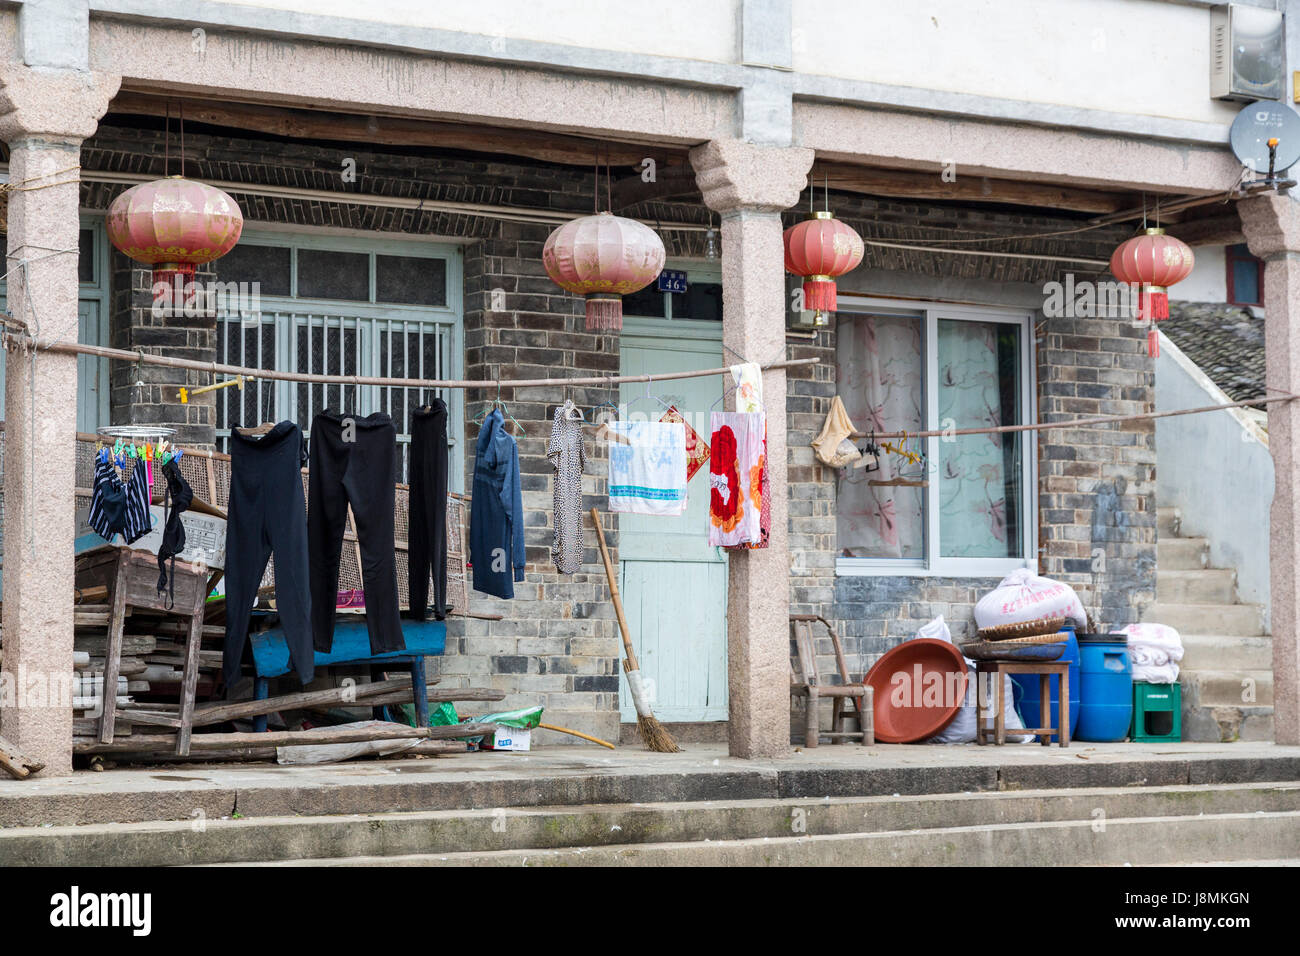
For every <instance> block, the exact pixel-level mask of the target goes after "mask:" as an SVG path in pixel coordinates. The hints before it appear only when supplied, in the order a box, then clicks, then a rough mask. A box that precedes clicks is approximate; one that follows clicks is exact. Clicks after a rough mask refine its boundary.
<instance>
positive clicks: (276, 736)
mask: <svg viewBox="0 0 1300 956" xmlns="http://www.w3.org/2000/svg"><path fill="white" fill-rule="evenodd" d="M496 728H497V725H496V724H452V725H450V726H446V727H407V726H406V725H405V724H390V725H388V726H386V727H361V728H357V727H348V726H347V725H343V726H341V727H337V728H335V727H319V728H316V729H315V730H269V731H266V732H265V733H260V734H259V733H238V734H195V735H194V737H193V738H192V739H191V740H190V749H191V750H192V751H194V752H195V753H209V752H212V751H217V750H228V749H231V750H234V749H239V748H243V747H293V746H300V745H311V744H351V743H359V742H364V741H367V740H404V739H408V738H420V739H433V740H445V739H448V738H454V737H475V736H480V735H483V734H490V733H493V732H494V731H495V730H496ZM175 749H176V737H175V736H174V735H172V734H158V735H151V736H144V735H133V736H131V737H125V738H123V739H121V740H114V741H113V742H112V743H107V744H102V743H100V742H99V741H97V740H94V739H87V738H85V737H78V738H74V739H73V742H72V750H73V753H79V754H86V753H150V752H153V751H162V752H167V753H170V752H173V751H175Z"/></svg>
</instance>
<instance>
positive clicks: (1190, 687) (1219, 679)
mask: <svg viewBox="0 0 1300 956" xmlns="http://www.w3.org/2000/svg"><path fill="white" fill-rule="evenodd" d="M1178 680H1179V682H1180V683H1181V684H1182V685H1183V695H1184V696H1192V697H1194V698H1195V700H1196V702H1197V704H1199V705H1200V706H1202V707H1241V706H1243V705H1244V706H1247V707H1272V706H1273V671H1272V670H1244V669H1243V670H1237V669H1232V670H1187V669H1184V670H1181V671H1179V673H1178Z"/></svg>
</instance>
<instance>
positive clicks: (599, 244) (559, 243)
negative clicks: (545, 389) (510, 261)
mask: <svg viewBox="0 0 1300 956" xmlns="http://www.w3.org/2000/svg"><path fill="white" fill-rule="evenodd" d="M666 258H667V254H666V253H665V252H664V244H663V240H662V239H660V238H659V236H658V234H657V233H656V232H655V231H654V230H653V229H651V228H650V227H649V226H647V225H645V224H644V223H640V222H637V221H636V220H635V219H624V218H623V217H622V216H615V215H611V214H610V213H607V212H602V213H600V214H599V215H596V216H583V217H582V218H581V219H575V220H573V221H572V222H566V223H565V224H564V225H563V226H560V228H558V229H556V230H555V231H554V232H552V233H551V234H550V236H548V237H547V239H546V245H545V246H544V247H543V248H542V265H544V266H545V267H546V274H547V275H548V276H550V277H551V279H552V280H553V281H554V282H555V284H556V285H558V286H559V287H560V288H561V289H565V290H567V291H569V292H574V293H577V294H578V295H583V296H586V298H587V329H588V331H595V330H607V329H621V328H622V327H623V299H622V297H623V296H625V295H630V294H631V293H633V292H637V291H639V290H641V289H644V288H645V287H646V286H647V285H649V284H650V283H651V282H653V281H654V280H655V278H656V277H657V276H658V275H659V273H660V272H662V271H663V268H664V260H665V259H666Z"/></svg>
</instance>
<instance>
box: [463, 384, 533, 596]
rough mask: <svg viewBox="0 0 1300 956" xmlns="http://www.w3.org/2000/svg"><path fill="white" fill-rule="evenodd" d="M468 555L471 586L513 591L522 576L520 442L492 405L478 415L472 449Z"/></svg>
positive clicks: (501, 592) (494, 591) (487, 591)
mask: <svg viewBox="0 0 1300 956" xmlns="http://www.w3.org/2000/svg"><path fill="white" fill-rule="evenodd" d="M469 558H470V561H471V563H473V565H474V590H475V591H482V592H483V593H484V594H491V595H492V596H494V597H499V598H512V597H514V596H515V586H514V582H515V581H522V580H523V579H524V503H523V494H522V491H521V489H520V486H519V447H518V446H517V445H516V444H515V440H514V439H513V438H512V437H510V435H509V434H508V433H507V432H506V429H505V417H504V416H503V415H502V414H501V410H500V409H497V408H494V409H493V410H492V411H491V412H490V413H489V414H488V416H487V418H485V419H484V420H483V427H482V428H481V429H480V430H479V433H478V446H477V448H476V449H475V452H474V489H473V497H472V499H471V503H470V517H469Z"/></svg>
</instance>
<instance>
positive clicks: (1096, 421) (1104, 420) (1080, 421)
mask: <svg viewBox="0 0 1300 956" xmlns="http://www.w3.org/2000/svg"><path fill="white" fill-rule="evenodd" d="M1297 398H1300V395H1292V394H1290V393H1289V392H1288V393H1287V394H1286V395H1274V396H1273V397H1271V398H1252V399H1248V400H1247V401H1244V402H1225V403H1224V404H1222V405H1200V406H1198V407H1196V408H1175V409H1173V410H1172V411H1167V412H1138V413H1136V414H1133V415H1101V416H1098V417H1096V418H1071V419H1067V420H1065V421H1063V422H1038V423H1036V424H1033V425H999V426H997V427H996V428H954V429H943V430H941V431H928V432H860V431H854V432H849V437H850V438H946V437H948V436H956V435H1002V434H1006V433H1008V432H1037V431H1046V430H1047V429H1049V428H1086V427H1088V426H1091V425H1111V424H1114V423H1116V422H1138V421H1146V420H1147V419H1152V418H1173V417H1175V416H1177V415H1202V414H1204V413H1206V412H1218V411H1222V410H1223V409H1225V408H1248V407H1252V406H1254V405H1270V404H1272V403H1274V402H1293V401H1295V400H1296V399H1297Z"/></svg>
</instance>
